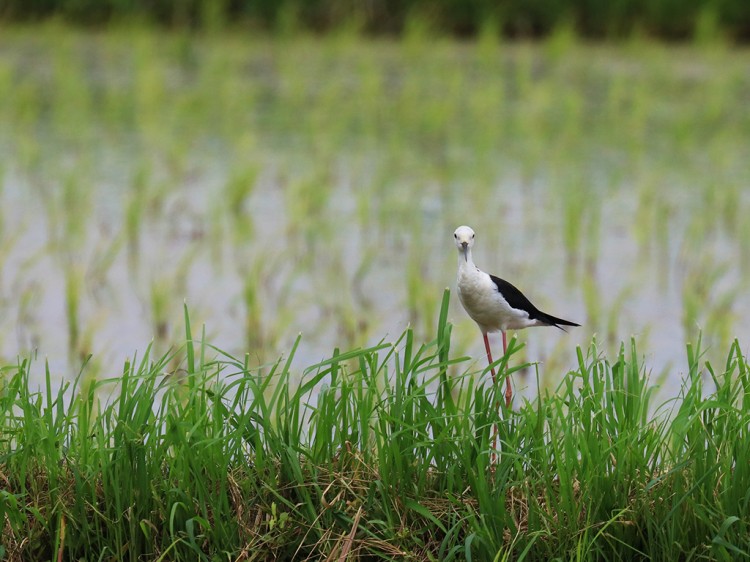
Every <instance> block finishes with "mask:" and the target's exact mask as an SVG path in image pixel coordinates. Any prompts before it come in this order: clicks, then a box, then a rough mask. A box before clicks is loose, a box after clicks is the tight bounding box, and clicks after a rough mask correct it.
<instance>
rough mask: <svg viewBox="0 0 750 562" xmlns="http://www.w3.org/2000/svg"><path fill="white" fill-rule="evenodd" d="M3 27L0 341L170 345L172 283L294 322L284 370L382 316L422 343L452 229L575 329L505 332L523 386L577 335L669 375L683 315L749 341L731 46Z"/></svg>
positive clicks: (738, 87) (365, 334) (74, 355)
mask: <svg viewBox="0 0 750 562" xmlns="http://www.w3.org/2000/svg"><path fill="white" fill-rule="evenodd" d="M12 39H13V42H9V41H8V40H7V39H3V40H2V41H4V43H3V44H0V49H1V50H2V53H3V56H2V58H0V81H2V82H4V83H3V84H2V86H3V89H4V91H8V92H11V95H9V96H6V97H4V99H3V101H0V111H1V112H0V150H1V151H2V154H3V162H4V164H3V169H2V171H3V183H2V191H0V203H1V204H2V207H1V210H0V228H1V230H0V233H1V234H2V252H0V275H1V276H0V282H1V284H0V299H1V300H0V306H1V307H2V315H1V319H0V354H2V356H3V357H4V359H5V361H13V358H14V357H15V356H16V355H17V354H22V355H24V354H28V353H30V352H31V351H32V350H37V351H38V353H39V354H40V355H41V356H43V357H46V358H48V359H49V360H50V363H51V365H52V367H53V372H56V373H74V372H76V371H77V369H78V368H79V366H80V364H81V361H82V359H83V358H84V357H86V356H87V355H88V354H89V353H93V354H94V359H93V364H92V365H91V367H90V368H91V369H92V370H95V371H96V370H98V371H99V372H101V373H103V374H105V375H114V374H117V372H118V371H119V370H120V365H122V362H123V360H124V358H125V357H127V356H131V355H132V354H133V352H134V351H135V350H143V349H144V348H145V346H146V345H147V344H148V342H149V341H150V340H151V339H152V338H153V339H154V341H155V347H156V349H157V351H164V350H166V349H168V347H169V346H170V345H172V344H173V343H174V342H179V341H180V339H181V337H182V330H183V328H182V315H183V303H184V302H186V303H187V304H188V306H189V309H190V314H191V319H192V323H193V326H200V325H201V324H202V323H205V325H206V333H207V338H208V339H209V340H210V341H211V342H212V343H213V344H215V345H217V346H218V347H220V348H223V349H226V350H227V351H230V352H232V353H236V354H242V353H245V352H247V353H249V354H250V355H251V357H252V358H253V361H255V362H257V363H263V362H266V361H269V360H273V359H274V358H276V357H277V356H278V355H279V354H282V353H284V352H286V351H287V350H288V349H290V347H291V343H292V341H293V340H294V338H295V337H296V335H297V334H298V333H299V332H302V334H303V340H302V341H303V345H302V347H301V351H300V355H299V356H298V360H299V362H300V364H304V363H309V362H314V361H317V360H319V359H320V358H321V357H324V356H326V355H329V354H330V352H331V351H332V349H333V348H334V347H339V348H342V349H344V348H348V347H353V346H357V345H363V344H365V343H373V342H376V341H380V340H381V339H383V338H385V339H395V338H396V337H397V336H398V335H399V334H400V333H401V332H402V331H403V330H404V328H405V327H406V326H407V325H411V326H413V327H414V328H415V330H416V331H417V333H418V337H420V338H424V339H431V337H432V333H431V329H432V326H433V325H434V323H435V322H436V317H437V312H438V307H439V302H440V298H441V296H442V290H443V288H444V287H445V286H451V287H452V286H453V284H454V277H455V266H456V264H455V259H456V257H455V251H454V248H453V245H452V239H451V237H452V232H453V230H454V228H455V227H456V226H457V225H459V224H469V225H471V226H472V227H473V228H474V229H475V230H476V232H477V237H478V238H477V244H476V262H477V264H478V265H479V266H480V267H482V268H483V269H485V270H487V271H491V272H493V273H495V274H497V275H499V276H501V277H504V278H506V279H508V280H510V281H512V282H513V283H514V284H516V285H518V286H519V287H520V288H521V289H522V290H524V292H526V293H527V294H528V296H529V297H530V298H531V299H532V301H533V302H535V303H536V304H537V305H538V306H539V307H540V308H542V309H543V310H547V311H549V312H550V313H551V314H555V315H558V316H562V317H565V318H570V319H572V320H574V321H578V322H581V323H582V324H583V325H584V326H583V327H582V328H578V329H575V330H573V331H571V332H570V333H569V334H567V335H566V334H564V333H562V332H560V331H557V330H551V329H535V330H527V331H525V332H521V333H520V334H519V337H520V338H521V339H522V340H524V341H525V342H527V348H526V349H525V350H524V357H525V358H526V359H528V360H530V361H542V362H543V366H542V368H541V370H540V371H541V375H542V378H543V382H544V383H545V384H554V380H555V379H556V378H557V376H558V374H559V373H561V372H562V371H563V370H567V369H568V368H572V367H574V365H575V362H574V361H575V359H574V353H573V351H574V346H575V345H577V344H581V345H587V344H588V342H589V341H590V340H591V338H592V336H594V335H595V336H596V337H597V339H598V341H599V342H600V343H601V345H602V346H603V347H604V348H608V349H613V348H614V347H615V346H617V345H618V343H619V342H620V341H622V340H627V339H629V337H630V336H631V335H635V336H636V338H637V340H638V344H639V349H640V350H641V351H642V352H645V353H646V361H647V364H649V365H651V366H653V369H654V374H655V376H656V375H658V374H659V373H660V372H661V371H662V370H663V369H666V368H668V367H669V366H670V365H671V366H673V367H675V368H672V369H670V370H669V375H668V379H667V380H668V383H669V384H670V385H672V386H673V385H675V384H677V383H678V382H679V377H680V375H681V373H682V371H683V370H684V368H683V365H684V364H685V361H684V359H683V357H684V345H685V342H686V341H689V340H690V341H695V340H696V339H697V336H698V333H699V329H702V330H703V341H704V347H705V346H708V355H707V357H708V358H711V359H714V360H717V361H718V362H719V364H721V363H720V362H721V360H722V359H723V356H724V355H725V353H726V351H727V350H728V343H729V341H730V340H731V339H732V338H733V337H735V336H738V337H740V339H741V341H742V339H743V338H747V335H748V328H749V326H748V322H747V318H748V317H750V314H749V313H750V299H749V298H748V293H747V291H746V287H747V284H748V280H749V279H750V274H749V272H750V243H748V240H750V238H748V237H749V236H750V226H748V224H750V223H748V221H743V217H744V216H746V215H747V211H748V208H749V206H750V197H749V196H748V185H749V183H750V172H749V171H748V166H747V162H748V161H750V154H748V152H749V149H748V145H747V143H746V142H745V139H747V138H748V133H750V109H748V106H747V104H746V103H744V101H743V99H744V100H746V99H747V92H748V91H750V78H749V77H750V73H749V72H747V71H748V69H749V67H750V59H748V55H747V53H743V52H738V53H733V52H728V51H727V52H723V51H722V52H715V51H710V52H695V51H689V50H682V49H675V48H665V47H655V46H648V45H643V46H640V47H633V46H625V47H621V48H612V47H584V46H579V47H577V46H567V47H565V48H564V49H563V50H562V51H559V52H558V51H555V50H554V49H553V48H551V47H550V46H545V45H536V46H530V45H515V46H510V45H489V46H488V45H484V44H482V45H465V44H461V45H459V44H451V43H434V44H429V43H425V44H411V43H410V44H405V45H398V44H391V43H369V42H365V41H360V40H353V41H344V40H309V39H304V40H299V41H294V42H286V43H273V42H270V41H268V42H264V41H255V42H245V41H242V40H240V38H229V39H226V40H225V41H226V42H223V41H221V40H216V39H210V40H209V39H203V40H199V39H194V40H189V39H186V38H184V37H157V36H155V35H152V34H149V33H146V32H143V33H136V34H135V35H134V36H133V37H130V36H128V35H125V34H124V33H120V34H118V33H113V34H111V35H106V36H97V37H94V36H87V35H80V34H75V33H72V32H63V31H59V30H56V31H47V32H46V34H45V33H42V34H40V35H36V36H31V34H25V33H23V32H17V35H16V36H14V37H12ZM131 47H132V48H131ZM84 53H88V54H87V55H85V56H84ZM717 59H720V62H721V64H719V65H717V64H716V62H717ZM27 68H29V69H31V70H30V71H23V72H22V69H27ZM743 92H744V98H743V95H742V93H743ZM454 300H455V299H454ZM452 321H453V322H455V323H456V324H457V327H456V329H455V330H454V332H453V333H454V337H455V342H454V350H455V351H456V353H464V352H466V353H470V354H472V355H473V356H475V357H477V358H478V360H481V358H482V357H483V354H482V349H483V348H482V344H481V339H480V337H479V333H478V331H477V330H476V328H475V326H474V325H473V324H472V323H471V321H470V320H468V318H467V317H466V316H465V315H464V313H463V311H462V310H461V309H460V307H459V306H458V304H457V302H454V303H453V309H452ZM494 345H495V347H496V349H499V339H497V338H496V339H495V340H494ZM481 364H482V363H481V362H479V363H478V365H481ZM521 384H523V383H521ZM529 384H534V383H533V380H530V381H529Z"/></svg>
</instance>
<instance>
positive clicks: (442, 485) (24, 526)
mask: <svg viewBox="0 0 750 562" xmlns="http://www.w3.org/2000/svg"><path fill="white" fill-rule="evenodd" d="M447 311H448V294H447V292H446V295H445V298H444V300H443V305H442V311H441V314H440V319H439V321H438V324H437V330H436V337H435V339H434V340H433V341H431V342H429V343H426V344H420V343H419V342H417V341H415V340H414V337H413V334H412V333H411V332H409V331H407V332H406V333H404V334H403V335H402V336H401V337H400V338H399V339H398V340H397V341H396V342H394V343H385V342H384V343H382V344H380V345H377V346H374V347H371V348H368V349H359V350H353V351H348V352H339V351H336V352H334V353H333V355H332V356H331V358H329V359H327V360H325V361H322V362H320V363H318V364H316V365H312V366H309V367H307V368H304V369H302V368H300V367H298V366H297V365H295V361H294V352H295V348H292V349H291V350H290V352H289V354H288V355H287V356H286V357H285V358H284V359H282V360H279V361H278V362H276V363H273V364H270V365H267V366H264V367H261V368H258V369H249V368H248V363H247V361H246V360H243V359H241V358H239V359H238V358H234V357H231V356H229V355H227V354H225V353H223V352H221V351H219V350H217V349H215V348H213V347H212V346H211V345H210V344H208V343H207V342H206V341H204V340H203V339H200V338H196V339H194V337H193V334H192V333H191V328H190V324H189V321H188V319H187V315H186V343H185V344H184V345H183V346H182V347H181V348H180V349H178V350H176V351H174V352H172V353H170V354H168V355H166V356H164V357H160V358H155V357H151V356H150V355H149V352H148V350H147V351H146V353H145V354H144V355H143V356H142V357H140V358H134V359H133V360H132V361H130V362H128V363H127V364H126V365H125V366H124V368H123V369H122V372H121V373H119V374H117V375H115V376H113V377H112V378H111V379H108V380H104V379H102V380H98V381H92V380H88V379H87V377H86V373H85V370H84V373H83V375H82V376H81V377H80V378H79V379H78V382H77V383H76V384H75V385H73V386H72V387H69V388H61V389H60V390H55V389H54V388H53V387H52V384H51V383H50V382H49V381H50V377H48V382H47V385H46V388H43V389H42V390H41V391H39V392H37V391H36V390H34V389H33V388H30V385H29V380H28V370H29V363H28V362H27V361H22V362H20V363H19V364H18V365H15V366H7V367H4V368H3V369H2V373H3V378H2V381H1V382H0V424H1V427H2V433H1V434H0V436H1V439H0V480H2V482H3V485H2V490H1V491H0V517H1V518H2V519H1V520H2V521H3V522H4V523H3V525H4V529H3V539H2V554H3V559H6V560H78V559H86V560H143V559H150V560H151V559H154V560H303V559H311V560H377V559H403V560H510V559H513V560H553V559H561V560H573V559H577V560H638V559H642V560H645V559H651V560H700V559H718V560H730V559H733V558H737V557H740V556H746V555H747V553H748V552H750V538H749V537H750V533H749V532H748V531H749V529H748V521H750V517H749V515H750V513H749V511H750V507H749V506H748V504H749V502H750V492H748V490H750V462H749V458H748V455H750V453H749V451H750V437H749V436H748V422H749V421H750V414H749V413H748V401H749V400H750V372H749V371H748V364H747V361H746V359H745V358H744V357H743V356H742V354H741V350H740V346H739V343H737V342H735V343H734V344H733V345H732V346H731V349H730V350H729V353H728V358H727V362H726V365H723V366H722V367H721V368H716V369H714V368H713V367H711V366H710V365H707V364H702V360H701V357H700V351H699V349H698V348H694V347H692V346H690V345H689V346H688V348H687V350H688V367H687V371H686V372H685V375H684V376H685V383H684V387H683V389H682V392H681V395H680V396H679V398H678V399H675V400H674V401H670V402H667V403H665V404H663V405H661V406H657V405H655V404H652V403H651V402H650V399H651V396H652V393H653V390H654V388H653V387H652V386H650V384H649V381H648V377H647V374H646V367H645V366H644V365H642V364H641V362H640V359H639V354H638V352H637V351H636V347H635V343H634V342H631V343H629V344H627V345H623V346H622V348H621V349H620V352H619V354H618V355H617V356H616V357H612V358H610V359H607V358H605V357H602V356H601V355H600V353H599V352H598V351H597V348H596V344H595V343H592V345H591V347H590V349H589V350H588V351H587V352H583V351H579V354H578V355H579V365H578V368H577V370H576V371H573V372H570V373H568V374H567V375H566V376H565V377H564V379H563V381H562V383H561V384H560V386H559V387H558V388H557V390H556V391H555V392H554V393H545V394H544V395H543V396H542V397H541V398H540V399H539V400H538V401H534V402H525V403H523V404H516V406H515V409H514V411H505V410H503V411H501V412H500V413H499V414H498V413H496V411H495V408H494V406H493V404H494V403H495V402H496V399H497V398H501V393H502V390H503V389H502V386H501V385H499V386H498V387H497V388H495V387H493V386H492V385H491V384H489V381H488V377H487V374H486V372H477V371H476V370H475V368H476V365H475V364H473V363H470V362H468V360H467V358H458V357H453V355H452V354H451V351H450V341H451V325H450V324H449V323H448V322H447V321H446V318H447ZM514 341H515V340H514ZM295 347H296V346H295ZM516 351H518V346H517V345H514V346H512V348H511V350H510V351H509V355H512V354H514V353H515V352H516ZM509 359H510V361H509V363H510V364H511V365H516V363H517V361H516V360H515V358H514V357H510V358H509ZM505 361H506V359H505V358H503V359H501V360H500V361H499V363H500V367H501V368H502V367H503V365H504V362H505ZM167 372H171V373H172V374H170V375H167V374H165V373H167ZM704 381H705V382H706V386H708V387H712V388H713V386H714V385H715V391H712V392H710V393H709V392H708V391H706V390H704ZM497 393H500V394H497ZM108 396H111V397H110V398H106V397H108ZM493 424H497V427H498V429H499V435H500V443H501V445H500V453H499V455H500V460H499V463H498V464H497V466H496V467H495V468H494V470H493V469H491V468H490V466H489V465H488V458H489V443H490V440H491V429H490V428H491V427H492V426H493Z"/></svg>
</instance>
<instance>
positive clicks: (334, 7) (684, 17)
mask: <svg viewBox="0 0 750 562" xmlns="http://www.w3.org/2000/svg"><path fill="white" fill-rule="evenodd" d="M1 10H2V12H1V13H0V17H3V18H4V19H6V20H8V21H36V20H40V19H44V18H49V17H52V16H56V17H61V18H63V19H64V20H65V21H68V22H71V23H76V24H85V25H101V24H107V23H111V22H113V21H114V22H118V21H123V20H132V19H136V20H140V21H145V22H150V23H158V24H163V25H167V26H169V27H180V28H185V27H189V28H198V29H215V28H221V27H224V26H226V25H228V24H231V25H233V26H235V25H240V26H245V27H248V28H253V29H260V30H266V31H279V30H283V31H289V30H290V29H291V28H292V27H293V28H295V29H304V30H308V31H316V32H329V31H331V30H336V29H338V28H340V27H341V26H356V27H357V28H359V29H360V30H361V31H363V32H366V33H375V34H380V33H387V34H394V35H398V34H401V33H403V32H404V31H405V30H406V29H408V27H409V26H410V25H414V24H415V23H417V22H418V23H417V25H426V26H428V27H430V28H431V29H433V30H434V31H437V32H440V33H443V34H449V35H454V36H472V35H475V34H477V33H478V32H479V31H481V30H482V29H484V28H485V27H487V26H488V25H493V26H495V27H496V28H497V30H498V31H500V32H502V34H503V35H504V36H510V37H540V36H545V35H548V34H550V33H551V32H554V31H555V30H556V29H558V28H559V27H560V26H570V27H572V28H573V29H575V30H576V32H577V33H578V34H580V35H581V36H584V37H594V38H621V37H627V36H629V35H631V34H633V33H635V32H641V33H645V34H648V35H651V36H657V37H662V38H665V39H690V38H694V37H696V35H699V34H701V33H703V32H705V31H707V28H711V29H713V30H716V31H719V30H720V31H721V33H722V34H724V35H726V36H727V37H729V38H732V39H741V40H747V39H748V38H750V7H749V6H748V3H747V2H745V1H744V0H685V1H679V0H613V1H609V2H597V1H595V0H594V1H592V0H533V1H527V0H369V1H366V2H357V1H354V0H284V1H275V0H178V1H176V0H149V1H140V2H139V1H137V0H29V1H26V0H6V1H5V2H4V4H3V8H2V9H1Z"/></svg>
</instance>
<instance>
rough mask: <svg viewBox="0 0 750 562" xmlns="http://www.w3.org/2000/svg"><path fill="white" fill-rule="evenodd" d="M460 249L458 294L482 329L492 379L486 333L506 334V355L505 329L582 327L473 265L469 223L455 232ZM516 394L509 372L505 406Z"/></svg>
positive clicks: (472, 237) (493, 375)
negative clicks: (556, 315) (544, 308)
mask: <svg viewBox="0 0 750 562" xmlns="http://www.w3.org/2000/svg"><path fill="white" fill-rule="evenodd" d="M453 238H454V241H455V243H456V247H457V248H458V276H457V283H456V285H457V289H458V297H459V299H460V301H461V304H462V305H463V307H464V310H466V313H467V314H468V315H469V316H470V317H471V319H472V320H474V322H476V324H477V326H479V329H480V330H481V332H482V336H483V338H484V348H485V350H486V351H487V361H488V362H489V364H490V372H491V374H492V381H493V382H496V377H495V369H494V368H493V367H492V351H491V350H490V342H489V339H488V338H487V334H488V333H491V332H500V333H501V334H502V335H503V355H505V354H506V353H507V351H508V344H507V341H506V336H505V332H506V331H507V330H521V329H523V328H530V327H532V326H554V327H556V328H560V329H561V330H562V331H566V330H565V328H563V326H580V324H576V323H575V322H571V321H570V320H563V319H562V318H557V317H555V316H552V315H550V314H547V313H546V312H542V311H541V310H539V309H538V308H537V307H536V306H534V305H533V304H531V301H530V300H529V299H528V298H526V296H525V295H524V294H523V293H522V292H521V291H519V290H518V289H517V288H516V287H515V286H514V285H511V284H510V283H509V282H508V281H505V280H504V279H500V278H499V277H496V276H494V275H490V274H489V273H485V272H484V271H482V270H481V269H479V268H478V267H477V266H476V265H474V260H473V259H472V257H471V248H472V246H473V245H474V231H473V230H472V229H471V228H470V227H468V226H459V227H458V228H457V229H456V230H455V232H454V233H453ZM512 397H513V391H512V390H511V384H510V375H508V376H506V377H505V405H506V407H508V408H509V407H510V403H511V400H512Z"/></svg>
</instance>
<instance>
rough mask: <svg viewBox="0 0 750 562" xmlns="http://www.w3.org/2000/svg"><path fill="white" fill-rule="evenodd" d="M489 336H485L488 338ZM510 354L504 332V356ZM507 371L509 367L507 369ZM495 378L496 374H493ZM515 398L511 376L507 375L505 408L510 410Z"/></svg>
mask: <svg viewBox="0 0 750 562" xmlns="http://www.w3.org/2000/svg"><path fill="white" fill-rule="evenodd" d="M486 337H487V336H485V338H486ZM507 353H508V342H507V341H506V339H505V331H504V330H503V355H505V354H507ZM506 369H507V367H506ZM493 377H494V374H493ZM512 398H513V390H511V388H510V375H505V407H506V408H510V402H511V400H512Z"/></svg>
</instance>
